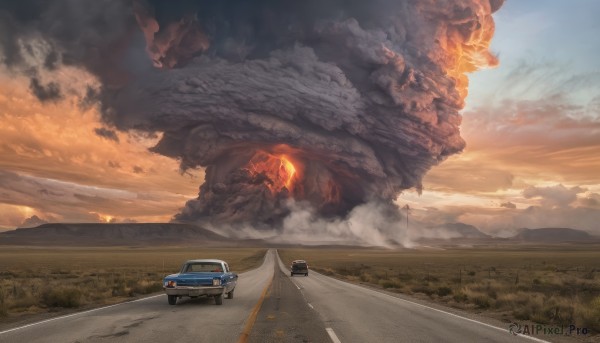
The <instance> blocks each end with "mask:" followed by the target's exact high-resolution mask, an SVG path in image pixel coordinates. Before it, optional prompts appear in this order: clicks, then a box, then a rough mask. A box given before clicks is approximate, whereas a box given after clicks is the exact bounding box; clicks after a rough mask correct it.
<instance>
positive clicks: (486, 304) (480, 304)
mask: <svg viewBox="0 0 600 343" xmlns="http://www.w3.org/2000/svg"><path fill="white" fill-rule="evenodd" d="M471 302H472V303H473V304H475V306H477V308H482V309H486V308H490V301H489V300H488V298H487V297H486V296H485V295H478V296H474V297H471Z"/></svg>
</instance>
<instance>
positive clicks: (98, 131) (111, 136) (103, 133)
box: [94, 127, 119, 143]
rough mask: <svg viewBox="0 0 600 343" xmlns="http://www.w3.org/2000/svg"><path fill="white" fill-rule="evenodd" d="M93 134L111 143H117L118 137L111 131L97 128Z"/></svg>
mask: <svg viewBox="0 0 600 343" xmlns="http://www.w3.org/2000/svg"><path fill="white" fill-rule="evenodd" d="M94 132H95V133H96V134H97V135H98V136H100V137H104V138H106V139H110V140H111V141H115V142H117V143H118V142H119V136H117V133H116V132H115V131H113V130H110V129H107V128H104V127H98V128H95V129H94Z"/></svg>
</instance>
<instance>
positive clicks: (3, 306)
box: [0, 287, 8, 317]
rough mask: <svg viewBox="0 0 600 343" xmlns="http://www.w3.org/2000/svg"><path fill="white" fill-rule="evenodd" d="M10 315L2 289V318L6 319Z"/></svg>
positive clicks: (0, 293) (0, 307)
mask: <svg viewBox="0 0 600 343" xmlns="http://www.w3.org/2000/svg"><path fill="white" fill-rule="evenodd" d="M7 315H8V306H6V301H5V300H4V291H3V290H2V288H1V287H0V317H6V316H7Z"/></svg>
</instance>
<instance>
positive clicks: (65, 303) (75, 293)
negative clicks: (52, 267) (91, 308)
mask: <svg viewBox="0 0 600 343" xmlns="http://www.w3.org/2000/svg"><path fill="white" fill-rule="evenodd" d="M42 302H43V303H44V304H45V305H46V306H48V307H65V308H76V307H79V306H81V291H80V290H78V289H77V288H72V287H65V288H52V289H47V290H46V291H45V292H44V293H43V294H42Z"/></svg>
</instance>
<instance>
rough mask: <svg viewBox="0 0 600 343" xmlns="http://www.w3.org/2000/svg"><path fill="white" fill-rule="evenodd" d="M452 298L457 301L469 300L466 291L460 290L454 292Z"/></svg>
mask: <svg viewBox="0 0 600 343" xmlns="http://www.w3.org/2000/svg"><path fill="white" fill-rule="evenodd" d="M452 299H454V301H456V302H457V303H463V302H467V300H469V297H468V296H467V295H466V294H465V293H462V292H459V293H456V294H454V296H453V297H452Z"/></svg>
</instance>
